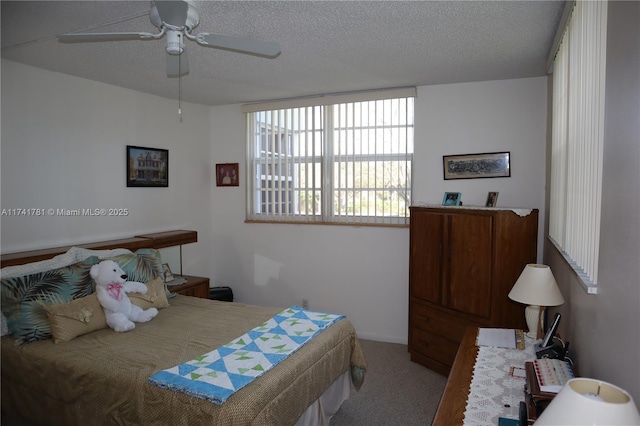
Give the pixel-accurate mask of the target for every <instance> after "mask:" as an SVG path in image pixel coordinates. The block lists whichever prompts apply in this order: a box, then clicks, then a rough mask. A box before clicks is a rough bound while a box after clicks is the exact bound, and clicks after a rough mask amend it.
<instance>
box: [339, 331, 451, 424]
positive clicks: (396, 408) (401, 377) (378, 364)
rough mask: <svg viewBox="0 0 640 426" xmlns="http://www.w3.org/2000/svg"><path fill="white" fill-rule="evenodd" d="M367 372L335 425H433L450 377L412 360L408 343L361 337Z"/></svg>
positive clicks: (346, 402) (343, 405)
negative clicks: (402, 343) (363, 338)
mask: <svg viewBox="0 0 640 426" xmlns="http://www.w3.org/2000/svg"><path fill="white" fill-rule="evenodd" d="M360 343H361V344H362V349H363V351H364V355H365V358H366V360H367V373H366V376H365V380H364V384H363V385H362V388H361V389H360V391H359V392H355V391H354V392H353V395H352V396H351V398H349V399H348V400H347V401H345V402H344V403H343V404H342V407H340V410H338V412H337V413H336V414H335V415H334V416H333V418H332V419H331V426H377V425H379V426H387V425H403V426H410V425H429V424H431V422H432V421H433V417H434V416H435V413H436V410H437V408H438V403H439V402H440V397H441V396H442V392H443V391H444V387H445V384H446V382H447V378H446V377H444V376H441V375H440V374H438V373H436V372H434V371H431V370H429V369H428V368H426V367H423V366H422V365H420V364H416V363H415V362H412V361H411V360H410V359H409V352H407V346H406V345H401V344H395V343H382V342H374V341H371V340H362V339H361V340H360Z"/></svg>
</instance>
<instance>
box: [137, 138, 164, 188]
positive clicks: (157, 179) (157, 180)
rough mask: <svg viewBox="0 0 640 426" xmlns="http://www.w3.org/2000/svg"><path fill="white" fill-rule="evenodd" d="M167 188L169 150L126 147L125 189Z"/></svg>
mask: <svg viewBox="0 0 640 426" xmlns="http://www.w3.org/2000/svg"><path fill="white" fill-rule="evenodd" d="M168 186H169V150H168V149H160V148H145V147H142V146H131V145H127V187H148V188H160V187H168Z"/></svg>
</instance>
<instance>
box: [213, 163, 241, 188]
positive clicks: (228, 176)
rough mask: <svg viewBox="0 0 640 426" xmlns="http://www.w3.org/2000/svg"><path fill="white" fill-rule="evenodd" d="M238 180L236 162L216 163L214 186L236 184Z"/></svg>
mask: <svg viewBox="0 0 640 426" xmlns="http://www.w3.org/2000/svg"><path fill="white" fill-rule="evenodd" d="M239 181H240V179H239V172H238V163H223V164H216V186H238V185H239V184H240V182H239Z"/></svg>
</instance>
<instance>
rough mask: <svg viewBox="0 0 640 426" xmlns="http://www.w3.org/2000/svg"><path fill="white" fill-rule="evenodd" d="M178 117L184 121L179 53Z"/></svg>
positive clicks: (179, 58)
mask: <svg viewBox="0 0 640 426" xmlns="http://www.w3.org/2000/svg"><path fill="white" fill-rule="evenodd" d="M178 117H179V119H180V122H181V123H182V58H181V57H180V55H178Z"/></svg>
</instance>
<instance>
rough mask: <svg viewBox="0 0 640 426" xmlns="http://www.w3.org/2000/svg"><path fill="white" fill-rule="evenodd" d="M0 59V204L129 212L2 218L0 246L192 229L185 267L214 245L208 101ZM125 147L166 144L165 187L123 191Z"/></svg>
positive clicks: (198, 265)
mask: <svg viewBox="0 0 640 426" xmlns="http://www.w3.org/2000/svg"><path fill="white" fill-rule="evenodd" d="M182 108H183V117H184V118H183V122H182V123H180V122H179V121H178V115H177V101H174V100H168V99H163V98H159V97H155V96H150V95H146V94H143V93H140V92H135V91H131V90H126V89H122V88H119V87H114V86H109V85H106V84H101V83H96V82H93V81H89V80H84V79H80V78H76V77H71V76H67V75H63V74H58V73H52V72H48V71H43V70H40V69H37V68H33V67H28V66H24V65H21V64H18V63H15V62H10V61H5V60H2V140H1V151H0V156H1V167H2V169H1V177H2V183H1V185H2V193H1V197H2V198H1V207H2V209H16V208H34V209H36V208H42V209H48V208H53V209H58V208H62V209H82V208H106V209H109V208H123V209H124V208H126V209H128V211H129V214H128V215H127V216H125V217H102V216H98V217H60V216H50V215H47V216H41V217H29V216H18V217H15V216H2V217H1V218H0V225H1V244H2V252H3V253H7V252H14V251H21V250H28V249H35V248H43V247H54V246H60V245H65V244H73V243H80V242H87V241H96V240H107V239H115V238H121V237H130V236H132V235H135V234H137V233H148V232H156V231H164V230H170V229H193V230H196V231H198V233H199V238H200V241H199V242H198V243H196V244H191V245H185V246H184V254H185V256H184V259H185V272H186V273H192V274H206V273H209V272H210V271H209V270H208V268H207V265H208V262H207V259H206V257H207V256H206V254H207V252H208V250H209V247H210V244H211V238H210V235H211V226H210V220H211V211H210V208H211V207H210V203H209V191H210V186H211V179H212V173H211V163H210V162H209V161H208V159H209V155H210V150H211V146H210V115H209V107H206V106H202V105H195V104H183V107H182ZM126 145H137V146H145V147H154V148H164V149H168V150H169V187H168V188H127V187H126V182H125V176H126V148H125V147H126Z"/></svg>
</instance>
